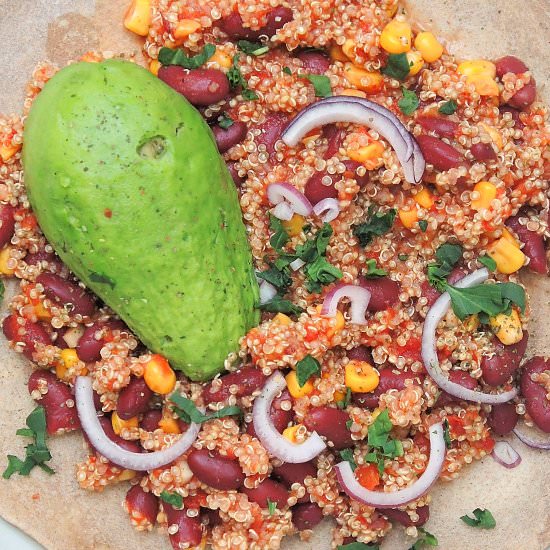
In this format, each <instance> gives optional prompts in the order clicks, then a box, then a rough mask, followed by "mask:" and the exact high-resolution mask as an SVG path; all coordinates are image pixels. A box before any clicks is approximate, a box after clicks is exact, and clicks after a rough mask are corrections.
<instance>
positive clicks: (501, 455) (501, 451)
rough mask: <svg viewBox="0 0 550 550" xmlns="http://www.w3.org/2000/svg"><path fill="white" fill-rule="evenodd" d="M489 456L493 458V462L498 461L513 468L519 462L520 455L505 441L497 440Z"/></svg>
mask: <svg viewBox="0 0 550 550" xmlns="http://www.w3.org/2000/svg"><path fill="white" fill-rule="evenodd" d="M491 456H492V457H493V458H494V459H495V462H498V463H499V464H500V465H501V466H504V467H505V468H515V467H516V466H519V464H520V463H521V456H519V454H518V453H517V451H516V450H515V449H514V447H512V445H510V443H507V442H506V441H497V442H496V443H495V447H494V448H493V452H492V453H491Z"/></svg>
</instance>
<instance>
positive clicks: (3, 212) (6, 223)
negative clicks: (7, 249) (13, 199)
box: [0, 204, 15, 248]
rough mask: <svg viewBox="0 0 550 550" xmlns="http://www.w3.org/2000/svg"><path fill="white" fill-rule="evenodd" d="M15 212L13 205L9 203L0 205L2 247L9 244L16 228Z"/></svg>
mask: <svg viewBox="0 0 550 550" xmlns="http://www.w3.org/2000/svg"><path fill="white" fill-rule="evenodd" d="M14 213H15V209H14V208H13V206H10V205H9V204H1V205H0V248H2V247H4V246H5V245H7V244H8V243H9V242H10V241H11V238H12V237H13V231H14V229H15V219H14V217H13V215H14Z"/></svg>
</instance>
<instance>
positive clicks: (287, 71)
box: [283, 67, 292, 74]
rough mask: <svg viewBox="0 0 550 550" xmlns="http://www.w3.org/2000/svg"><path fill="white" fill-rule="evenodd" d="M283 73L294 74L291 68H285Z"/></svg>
mask: <svg viewBox="0 0 550 550" xmlns="http://www.w3.org/2000/svg"><path fill="white" fill-rule="evenodd" d="M283 73H285V74H292V71H291V70H290V67H283Z"/></svg>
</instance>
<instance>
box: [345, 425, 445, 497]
mask: <svg viewBox="0 0 550 550" xmlns="http://www.w3.org/2000/svg"><path fill="white" fill-rule="evenodd" d="M445 452H446V450H445V439H444V438H443V425H442V424H441V423H439V424H434V425H433V426H431V427H430V458H429V460H428V465H427V466H426V469H425V470H424V473H423V474H422V475H421V476H420V477H419V478H418V479H417V480H416V481H415V482H414V483H413V484H412V485H409V487H405V489H399V490H397V491H393V492H391V493H385V492H383V491H370V490H369V489H366V488H365V487H363V486H362V485H361V484H360V483H359V482H358V481H357V479H356V477H355V474H354V473H353V470H352V469H351V465H350V463H349V462H348V461H343V462H339V463H338V464H336V466H335V469H336V476H337V477H338V481H339V482H340V485H341V487H342V489H344V491H345V492H346V493H347V495H348V496H350V497H351V498H353V499H355V500H358V501H359V502H362V503H363V504H367V505H369V506H373V507H375V508H396V507H398V506H403V505H405V504H407V503H409V502H412V501H413V500H416V499H418V498H420V497H421V496H422V495H424V494H426V493H427V492H428V490H429V489H430V487H431V486H432V485H433V484H434V483H435V482H436V481H437V478H438V477H439V472H440V471H441V468H442V467H443V462H444V461H445Z"/></svg>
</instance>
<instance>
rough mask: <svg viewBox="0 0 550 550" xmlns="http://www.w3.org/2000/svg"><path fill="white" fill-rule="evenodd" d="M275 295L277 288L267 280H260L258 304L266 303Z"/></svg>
mask: <svg viewBox="0 0 550 550" xmlns="http://www.w3.org/2000/svg"><path fill="white" fill-rule="evenodd" d="M275 296H277V289H276V288H275V287H274V286H273V285H272V284H271V283H268V282H267V281H264V280H262V281H261V282H260V304H266V303H267V302H269V301H271V300H273V298H275Z"/></svg>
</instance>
